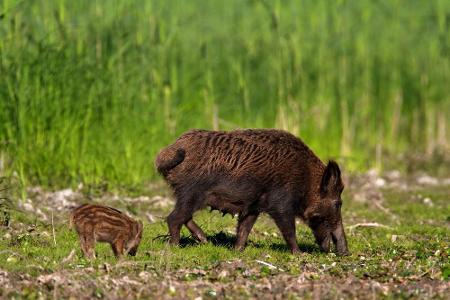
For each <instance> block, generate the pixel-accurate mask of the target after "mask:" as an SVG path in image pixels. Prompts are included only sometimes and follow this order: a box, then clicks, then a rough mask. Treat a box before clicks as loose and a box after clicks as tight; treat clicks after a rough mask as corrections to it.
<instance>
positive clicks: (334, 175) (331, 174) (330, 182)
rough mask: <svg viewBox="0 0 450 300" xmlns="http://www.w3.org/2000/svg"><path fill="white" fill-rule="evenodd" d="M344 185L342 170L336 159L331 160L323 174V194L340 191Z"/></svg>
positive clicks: (321, 190) (321, 185)
mask: <svg viewBox="0 0 450 300" xmlns="http://www.w3.org/2000/svg"><path fill="white" fill-rule="evenodd" d="M342 187H343V183H342V179H341V170H340V169H339V166H338V164H337V163H336V162H335V161H333V160H330V161H329V162H328V165H327V167H326V168H325V171H324V172H323V175H322V181H321V183H320V193H321V195H322V196H326V195H329V194H330V193H336V192H339V191H340V190H341V189H342Z"/></svg>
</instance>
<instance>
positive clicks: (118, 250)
mask: <svg viewBox="0 0 450 300" xmlns="http://www.w3.org/2000/svg"><path fill="white" fill-rule="evenodd" d="M124 244H125V240H124V238H123V237H122V236H120V235H119V236H118V237H117V239H116V240H115V241H114V242H113V243H112V244H111V247H112V249H113V252H114V255H115V256H116V257H120V256H122V255H123V248H124Z"/></svg>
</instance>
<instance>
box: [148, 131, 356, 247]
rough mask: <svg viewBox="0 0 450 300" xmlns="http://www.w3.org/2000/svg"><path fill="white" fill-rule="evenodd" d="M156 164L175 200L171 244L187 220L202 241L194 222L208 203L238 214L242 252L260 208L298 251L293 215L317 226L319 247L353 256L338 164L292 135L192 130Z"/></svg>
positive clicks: (170, 222)
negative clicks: (343, 214) (324, 160)
mask: <svg viewBox="0 0 450 300" xmlns="http://www.w3.org/2000/svg"><path fill="white" fill-rule="evenodd" d="M155 164H156V167H157V169H158V171H159V173H160V174H161V175H163V176H164V178H165V179H166V181H167V182H168V183H169V185H170V186H171V187H172V189H173V191H174V195H175V197H176V205H175V208H174V210H173V211H172V213H171V214H170V215H169V216H168V217H167V223H168V226H169V233H170V242H171V243H172V244H178V243H179V240H180V229H181V226H182V225H183V224H184V225H186V227H187V228H188V229H189V230H190V231H191V233H192V234H193V235H194V236H195V237H196V238H197V239H199V240H200V241H202V242H206V236H205V234H204V233H203V231H202V230H201V229H200V227H199V226H198V225H197V224H196V223H195V222H194V221H193V220H192V215H193V213H194V212H195V211H197V210H199V209H202V208H204V207H205V206H210V207H211V208H212V209H218V210H220V211H222V212H224V213H231V214H238V215H239V217H238V225H237V231H236V232H237V238H236V243H235V248H236V249H243V248H244V247H245V243H246V241H247V238H248V235H249V233H250V231H251V229H252V227H253V225H254V223H255V221H256V219H257V218H258V216H259V214H260V213H263V212H264V213H267V214H269V215H270V216H271V217H272V218H273V220H274V221H275V223H276V225H277V226H278V228H279V229H280V231H281V233H282V234H283V237H284V239H285V240H286V243H287V244H288V246H289V247H290V249H291V251H292V253H295V252H298V251H299V248H298V245H297V241H296V234H295V217H300V218H301V219H302V220H303V221H304V222H305V223H306V224H308V225H309V227H310V228H311V229H312V231H313V233H314V236H315V238H316V241H317V243H318V245H319V246H320V248H321V249H322V250H323V251H325V252H329V251H330V242H331V241H333V243H334V245H335V247H336V252H337V254H338V255H348V254H349V252H348V248H347V241H346V237H345V233H344V227H343V224H342V218H341V205H342V200H341V193H342V190H343V189H344V185H343V183H342V180H341V172H340V170H339V166H338V165H337V164H336V163H335V162H334V161H330V162H329V163H328V165H324V164H323V163H322V162H321V161H320V159H319V158H318V157H317V156H316V155H315V154H314V153H313V152H312V151H311V150H310V149H309V148H308V147H307V146H306V145H305V144H304V143H303V142H302V141H301V140H300V139H298V138H297V137H295V136H294V135H292V134H290V133H288V132H285V131H281V130H275V129H248V130H235V131H230V132H226V131H207V130H191V131H188V132H186V133H184V134H183V135H181V136H180V137H179V138H178V139H177V140H176V141H175V143H173V144H171V145H169V146H168V147H166V148H164V149H162V150H161V151H160V153H159V155H158V156H157V158H156V162H155Z"/></svg>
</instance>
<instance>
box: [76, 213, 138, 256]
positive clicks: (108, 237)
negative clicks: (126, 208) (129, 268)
mask: <svg viewBox="0 0 450 300" xmlns="http://www.w3.org/2000/svg"><path fill="white" fill-rule="evenodd" d="M69 221H70V226H71V228H74V229H75V230H76V232H77V233H78V236H79V239H80V245H81V250H82V251H83V254H84V255H85V256H87V257H89V258H94V257H95V253H94V247H95V243H96V242H106V243H109V244H110V245H111V248H112V250H113V252H114V255H115V256H116V257H119V256H121V255H123V254H130V255H135V254H136V251H137V248H138V246H139V243H140V240H141V238H142V230H143V226H142V222H140V221H139V222H137V221H135V220H133V219H131V218H129V217H128V216H126V215H125V214H123V213H122V212H121V211H119V210H117V209H115V208H112V207H108V206H103V205H97V204H82V205H80V206H79V207H77V208H75V209H74V210H73V211H72V213H71V215H70V219H69Z"/></svg>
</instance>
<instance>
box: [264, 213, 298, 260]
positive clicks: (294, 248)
mask: <svg viewBox="0 0 450 300" xmlns="http://www.w3.org/2000/svg"><path fill="white" fill-rule="evenodd" d="M271 217H272V218H273V219H274V221H275V223H276V224H277V226H278V228H279V229H280V231H281V234H283V237H284V240H285V241H286V243H287V244H288V246H289V248H290V249H291V252H292V254H295V253H298V252H300V249H299V248H298V245H297V239H296V236H295V216H292V215H283V214H279V213H276V214H271Z"/></svg>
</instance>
